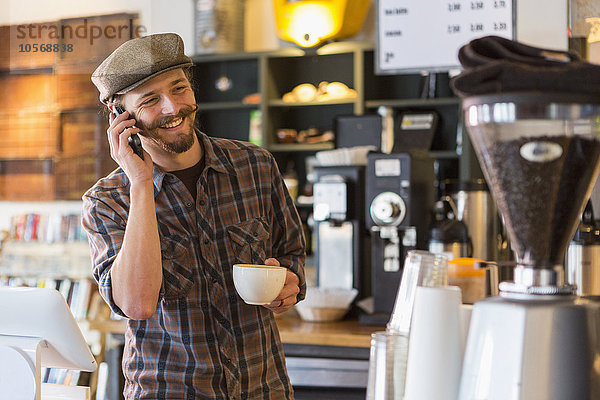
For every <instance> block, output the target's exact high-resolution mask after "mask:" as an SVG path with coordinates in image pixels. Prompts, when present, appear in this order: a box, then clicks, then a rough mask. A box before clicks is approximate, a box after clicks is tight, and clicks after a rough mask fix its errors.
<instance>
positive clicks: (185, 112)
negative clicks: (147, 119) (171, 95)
mask: <svg viewBox="0 0 600 400" xmlns="http://www.w3.org/2000/svg"><path fill="white" fill-rule="evenodd" d="M196 111H198V105H197V104H194V105H191V106H186V107H183V108H182V109H181V110H179V112H178V113H177V114H175V115H167V116H164V117H161V118H158V119H157V120H156V121H154V122H153V123H152V124H150V125H148V126H147V128H146V129H148V130H155V129H157V128H158V127H160V126H162V125H165V124H168V123H170V122H173V121H174V120H176V119H177V118H182V119H183V118H185V117H187V116H189V115H191V114H193V113H195V112H196Z"/></svg>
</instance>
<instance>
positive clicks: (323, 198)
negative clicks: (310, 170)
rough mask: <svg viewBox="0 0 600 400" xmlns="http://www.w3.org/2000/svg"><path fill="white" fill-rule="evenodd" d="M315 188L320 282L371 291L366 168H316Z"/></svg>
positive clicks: (352, 166)
mask: <svg viewBox="0 0 600 400" xmlns="http://www.w3.org/2000/svg"><path fill="white" fill-rule="evenodd" d="M315 174H316V182H315V184H314V187H313V193H314V205H313V218H314V220H315V225H314V234H315V241H316V251H315V254H316V267H317V285H318V286H319V287H325V288H344V289H352V288H355V289H357V290H358V292H359V293H358V296H357V299H360V298H363V297H366V296H368V295H369V294H370V289H371V288H370V264H369V262H368V254H369V243H368V235H367V232H366V229H365V227H364V225H363V223H362V221H363V220H364V214H363V213H364V193H365V167H364V166H356V165H348V166H342V165H340V166H328V167H322V166H320V167H315Z"/></svg>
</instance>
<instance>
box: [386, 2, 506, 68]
mask: <svg viewBox="0 0 600 400" xmlns="http://www.w3.org/2000/svg"><path fill="white" fill-rule="evenodd" d="M513 23H514V18H513V0H468V1H465V0H446V1H439V0H378V3H377V51H376V58H377V59H376V66H377V73H379V74H386V73H397V72H414V71H444V70H448V69H453V68H457V67H458V66H459V65H460V63H459V61H458V50H459V49H460V47H461V46H463V45H464V44H466V43H468V42H469V41H471V40H473V39H476V38H479V37H482V36H488V35H496V36H502V37H505V38H508V39H512V38H513V32H514V30H513Z"/></svg>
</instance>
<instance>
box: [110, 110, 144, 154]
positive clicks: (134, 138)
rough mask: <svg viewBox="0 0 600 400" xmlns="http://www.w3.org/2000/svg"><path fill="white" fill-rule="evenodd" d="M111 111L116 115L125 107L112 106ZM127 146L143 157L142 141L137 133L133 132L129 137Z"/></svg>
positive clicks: (122, 111)
mask: <svg viewBox="0 0 600 400" xmlns="http://www.w3.org/2000/svg"><path fill="white" fill-rule="evenodd" d="M112 112H113V114H114V115H115V117H117V116H118V115H120V114H122V113H124V112H125V109H124V108H123V107H121V106H113V108H112ZM129 146H130V147H131V149H132V150H133V152H134V153H135V154H137V155H138V156H139V157H140V158H141V159H142V160H143V159H144V151H143V150H142V141H141V140H140V137H139V136H138V135H137V133H134V134H133V135H131V136H130V137H129Z"/></svg>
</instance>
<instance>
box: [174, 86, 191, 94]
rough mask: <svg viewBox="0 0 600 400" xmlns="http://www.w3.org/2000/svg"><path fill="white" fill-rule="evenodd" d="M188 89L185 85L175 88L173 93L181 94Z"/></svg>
mask: <svg viewBox="0 0 600 400" xmlns="http://www.w3.org/2000/svg"><path fill="white" fill-rule="evenodd" d="M187 88H188V87H187V86H185V85H180V86H175V88H174V89H173V91H174V92H175V93H181V92H183V91H184V90H185V89H187Z"/></svg>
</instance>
